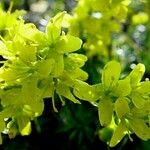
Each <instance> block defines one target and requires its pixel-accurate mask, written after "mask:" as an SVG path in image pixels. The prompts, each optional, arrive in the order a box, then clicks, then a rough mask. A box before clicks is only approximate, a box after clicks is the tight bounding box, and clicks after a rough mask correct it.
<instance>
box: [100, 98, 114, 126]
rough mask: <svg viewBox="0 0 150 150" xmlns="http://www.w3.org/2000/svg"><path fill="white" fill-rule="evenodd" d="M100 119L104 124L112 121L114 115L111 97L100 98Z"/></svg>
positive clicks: (106, 124)
mask: <svg viewBox="0 0 150 150" xmlns="http://www.w3.org/2000/svg"><path fill="white" fill-rule="evenodd" d="M98 114H99V121H100V124H101V125H102V126H108V125H109V124H110V123H111V120H112V115H113V103H112V101H111V99H110V98H108V97H105V98H103V99H102V100H100V102H99V105H98Z"/></svg>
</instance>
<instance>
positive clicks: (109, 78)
mask: <svg viewBox="0 0 150 150" xmlns="http://www.w3.org/2000/svg"><path fill="white" fill-rule="evenodd" d="M120 72H121V66H120V64H119V63H118V62H116V61H110V62H108V63H107V64H106V65H105V67H104V70H103V72H102V84H104V86H105V90H108V89H109V88H111V87H113V86H114V85H115V84H116V83H117V81H118V79H119V76H120Z"/></svg>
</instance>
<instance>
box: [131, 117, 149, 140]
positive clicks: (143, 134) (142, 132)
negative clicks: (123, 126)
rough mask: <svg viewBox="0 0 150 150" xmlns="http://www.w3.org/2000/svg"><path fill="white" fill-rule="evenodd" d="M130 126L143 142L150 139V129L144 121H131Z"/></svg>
mask: <svg viewBox="0 0 150 150" xmlns="http://www.w3.org/2000/svg"><path fill="white" fill-rule="evenodd" d="M129 125H130V127H131V129H132V130H133V132H134V133H135V134H136V135H137V136H138V137H139V138H141V139H142V140H148V139H150V128H149V127H148V126H147V125H146V123H145V122H144V120H142V119H129Z"/></svg>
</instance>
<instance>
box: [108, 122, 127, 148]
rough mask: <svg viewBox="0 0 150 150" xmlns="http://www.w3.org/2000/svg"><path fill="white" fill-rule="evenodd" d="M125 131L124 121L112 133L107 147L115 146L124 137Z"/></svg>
mask: <svg viewBox="0 0 150 150" xmlns="http://www.w3.org/2000/svg"><path fill="white" fill-rule="evenodd" d="M127 131H128V129H127V128H126V125H125V121H121V122H120V123H119V125H118V126H117V128H116V129H115V131H114V133H113V136H112V138H111V140H110V143H109V146H110V147H114V146H116V145H117V144H118V143H119V142H120V141H121V140H122V138H123V137H124V136H125V134H126V133H127Z"/></svg>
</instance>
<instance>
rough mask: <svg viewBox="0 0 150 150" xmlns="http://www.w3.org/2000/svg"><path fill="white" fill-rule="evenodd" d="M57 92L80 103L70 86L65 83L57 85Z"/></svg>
mask: <svg viewBox="0 0 150 150" xmlns="http://www.w3.org/2000/svg"><path fill="white" fill-rule="evenodd" d="M56 92H57V94H58V95H62V96H64V97H66V98H67V99H69V100H71V101H73V102H74V103H79V104H80V102H79V101H78V100H77V99H76V98H75V97H74V96H73V94H72V93H71V91H70V89H69V87H68V86H66V85H65V84H63V83H59V84H58V85H57V86H56Z"/></svg>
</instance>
